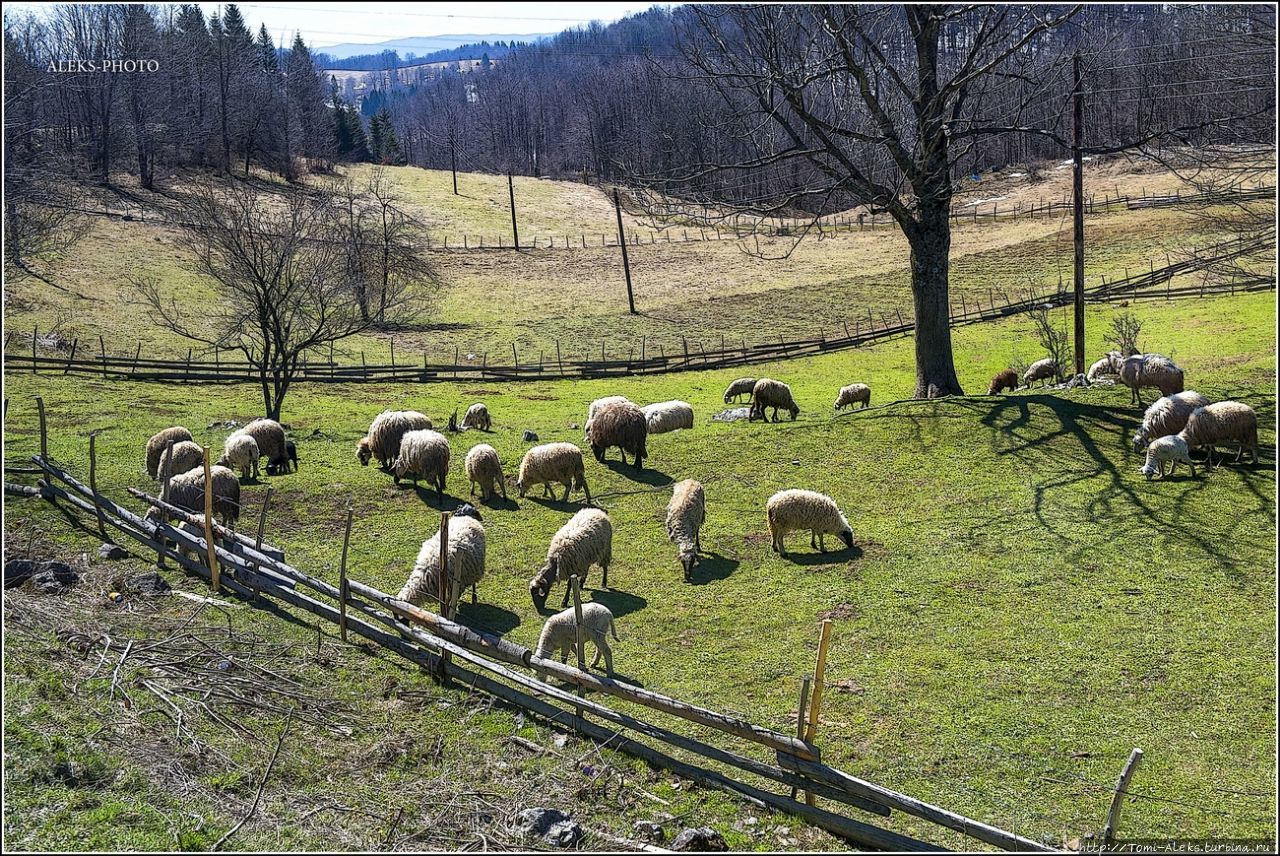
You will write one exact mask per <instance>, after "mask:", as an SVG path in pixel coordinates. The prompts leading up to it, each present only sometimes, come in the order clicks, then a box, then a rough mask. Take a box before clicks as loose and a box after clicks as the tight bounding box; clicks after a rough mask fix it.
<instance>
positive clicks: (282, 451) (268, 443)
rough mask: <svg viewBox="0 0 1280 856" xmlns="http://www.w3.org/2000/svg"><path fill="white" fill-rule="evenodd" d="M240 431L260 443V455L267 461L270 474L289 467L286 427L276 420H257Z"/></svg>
mask: <svg viewBox="0 0 1280 856" xmlns="http://www.w3.org/2000/svg"><path fill="white" fill-rule="evenodd" d="M240 430H241V431H243V432H244V433H246V434H248V435H249V436H250V437H252V438H253V439H254V440H255V441H256V442H257V443H258V453H259V454H260V455H261V456H262V457H264V458H266V459H267V472H268V473H272V472H277V471H279V469H280V468H282V467H287V466H288V461H289V448H288V443H287V442H286V441H285V439H284V426H282V425H281V424H280V423H279V422H277V421H275V420H274V419H255V420H253V421H252V422H250V423H249V424H248V425H246V426H244V427H243V428H241V429H240ZM296 454H297V453H296V452H295V455H296Z"/></svg>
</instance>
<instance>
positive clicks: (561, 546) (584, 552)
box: [529, 508, 613, 609]
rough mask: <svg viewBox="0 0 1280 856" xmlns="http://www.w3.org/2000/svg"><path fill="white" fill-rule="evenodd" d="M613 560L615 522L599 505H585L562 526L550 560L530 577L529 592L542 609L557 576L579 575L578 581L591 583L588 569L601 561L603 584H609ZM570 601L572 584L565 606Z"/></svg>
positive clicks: (566, 589)
mask: <svg viewBox="0 0 1280 856" xmlns="http://www.w3.org/2000/svg"><path fill="white" fill-rule="evenodd" d="M612 560H613V524H612V523H610V522H609V515H607V514H605V513H604V512H603V511H601V510H600V509H598V508H584V509H582V510H581V511H579V512H578V513H577V514H575V515H574V516H573V517H572V518H570V519H569V522H568V523H566V524H565V525H564V526H561V527H560V531H558V532H556V534H555V536H554V537H552V539H551V546H550V547H548V548H547V561H546V563H545V564H544V565H543V566H542V568H541V569H540V570H539V571H538V573H537V575H536V576H535V577H534V578H533V579H532V580H530V581H529V596H530V597H531V598H532V599H533V603H534V606H536V607H537V608H538V609H542V608H543V607H544V606H545V605H546V603H547V594H548V593H550V591H551V585H552V584H553V583H554V582H556V581H557V580H564V581H565V582H566V583H568V580H569V577H571V576H575V575H576V576H577V577H578V584H579V585H580V586H585V585H586V584H587V572H588V571H589V570H590V569H591V566H592V565H599V566H600V570H601V571H602V572H603V579H602V581H601V586H602V587H604V588H608V587H609V563H610V562H611V561H612ZM568 603H569V586H568V585H565V591H564V600H563V601H562V602H561V604H560V605H561V606H565V605H567V604H568Z"/></svg>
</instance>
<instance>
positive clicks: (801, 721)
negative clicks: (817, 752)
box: [791, 675, 810, 799]
mask: <svg viewBox="0 0 1280 856" xmlns="http://www.w3.org/2000/svg"><path fill="white" fill-rule="evenodd" d="M809 681H810V678H809V676H808V675H805V676H804V677H803V678H801V679H800V706H799V707H797V708H796V738H797V739H799V740H803V739H804V732H805V725H806V721H805V712H806V707H807V705H808V704H809ZM791 798H792V799H795V798H796V787H795V785H792V786H791Z"/></svg>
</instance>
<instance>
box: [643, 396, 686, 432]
mask: <svg viewBox="0 0 1280 856" xmlns="http://www.w3.org/2000/svg"><path fill="white" fill-rule="evenodd" d="M640 410H641V411H642V412H643V413H644V418H645V422H647V423H648V425H649V433H650V434H666V433H667V432H668V431H677V430H679V429H681V428H692V427H693V405H692V404H690V403H689V402H687V401H661V402H659V403H657V404H646V405H645V406H644V407H641V408H640Z"/></svg>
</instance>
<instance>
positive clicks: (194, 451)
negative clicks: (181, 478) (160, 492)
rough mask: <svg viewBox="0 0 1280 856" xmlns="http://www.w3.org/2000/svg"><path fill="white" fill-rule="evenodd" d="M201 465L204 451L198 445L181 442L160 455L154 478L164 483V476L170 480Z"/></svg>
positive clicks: (186, 441)
mask: <svg viewBox="0 0 1280 856" xmlns="http://www.w3.org/2000/svg"><path fill="white" fill-rule="evenodd" d="M219 463H221V461H219ZM203 465H204V449H202V448H201V447H200V444H199V443H195V442H192V441H191V440H182V441H181V442H178V443H174V444H173V445H172V446H170V447H169V448H168V449H165V450H164V451H163V452H162V453H161V454H160V465H159V466H158V467H157V468H156V477H157V478H158V479H160V480H161V481H164V477H165V475H166V474H168V476H169V477H170V478H172V477H173V476H176V475H177V474H178V473H185V472H186V471H187V470H189V469H192V468H193V467H200V466H203Z"/></svg>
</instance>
